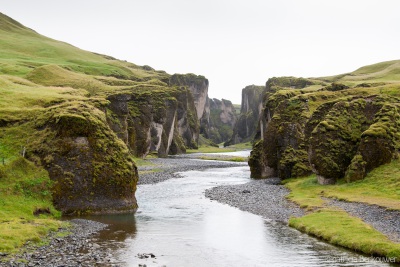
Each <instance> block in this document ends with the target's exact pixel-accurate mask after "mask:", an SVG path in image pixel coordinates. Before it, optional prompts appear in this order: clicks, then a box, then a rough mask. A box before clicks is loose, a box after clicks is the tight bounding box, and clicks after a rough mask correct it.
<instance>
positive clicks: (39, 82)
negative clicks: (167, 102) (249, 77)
mask: <svg viewBox="0 0 400 267" xmlns="http://www.w3.org/2000/svg"><path fill="white" fill-rule="evenodd" d="M0 48H1V55H0V125H1V126H4V125H7V127H1V128H0V129H1V130H0V195H1V199H0V218H1V219H0V251H8V252H12V251H15V250H16V249H17V248H18V247H20V246H21V245H23V244H24V243H25V242H26V241H29V240H31V241H34V242H40V240H41V237H43V235H45V234H46V233H48V232H49V231H51V230H56V229H58V227H60V225H61V223H60V222H59V221H58V220H55V219H56V218H57V217H59V215H60V214H59V213H58V212H57V211H55V210H54V207H53V205H52V203H51V197H50V195H49V194H50V193H49V192H50V191H49V190H50V187H51V181H50V179H49V176H48V174H47V172H46V171H44V169H41V168H37V167H35V166H33V165H32V164H30V163H29V162H26V161H25V160H24V159H23V158H21V157H20V152H21V149H22V147H24V146H25V144H26V142H28V141H29V140H34V139H35V138H36V137H35V135H32V133H33V131H34V129H33V127H34V118H37V117H38V116H40V114H42V113H43V112H44V111H45V110H47V109H48V108H49V107H54V106H57V105H61V104H63V103H68V106H70V107H74V106H76V107H79V105H81V104H82V103H83V102H85V103H87V104H90V105H93V106H96V105H97V104H98V103H101V102H104V101H105V96H107V95H108V94H109V93H116V92H119V91H121V92H122V91H125V90H137V91H140V92H141V91H143V92H144V91H154V90H160V89H162V90H169V87H167V86H166V84H165V83H164V82H162V81H161V80H165V79H167V78H168V77H169V75H168V74H166V73H165V72H162V71H154V70H152V69H151V68H149V67H140V66H136V65H135V64H132V63H128V62H123V61H119V60H116V59H113V58H111V57H107V56H103V55H98V54H95V53H91V52H88V51H84V50H81V49H78V48H76V47H74V46H72V45H69V44H67V43H64V42H59V41H56V40H53V39H50V38H47V37H44V36H42V35H39V34H37V33H36V32H34V31H33V30H31V29H29V28H27V27H25V26H23V25H21V24H19V23H18V22H16V21H14V20H12V19H11V18H9V17H7V16H5V15H3V14H1V13H0ZM3 162H4V164H3ZM37 208H48V209H49V210H51V211H52V214H49V215H46V216H45V215H41V216H38V217H37V216H34V215H33V212H34V211H35V210H36V209H37Z"/></svg>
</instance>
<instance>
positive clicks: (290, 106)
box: [249, 77, 400, 184]
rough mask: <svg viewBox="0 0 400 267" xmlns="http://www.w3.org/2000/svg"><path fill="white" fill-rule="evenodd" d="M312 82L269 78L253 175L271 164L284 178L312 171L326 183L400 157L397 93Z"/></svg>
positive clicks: (349, 178) (259, 174) (352, 178)
mask: <svg viewBox="0 0 400 267" xmlns="http://www.w3.org/2000/svg"><path fill="white" fill-rule="evenodd" d="M312 82H314V81H312ZM312 82H310V83H307V82H306V81H300V80H299V84H297V85H296V83H295V82H293V81H292V80H291V79H290V78H287V77H283V78H282V79H278V78H273V79H272V80H269V81H268V82H267V87H266V88H267V89H266V90H265V92H264V93H265V94H264V104H263V105H264V109H263V113H262V117H261V119H260V124H259V131H260V135H259V136H260V138H261V139H262V141H261V142H258V143H257V145H256V146H254V147H253V152H252V155H253V158H252V159H251V160H250V161H249V164H250V165H251V169H252V176H253V177H262V172H263V169H265V168H266V167H268V168H271V169H273V170H274V171H275V173H276V174H277V175H278V176H279V177H281V178H289V177H297V176H303V175H308V174H309V173H310V172H311V171H313V172H315V173H316V174H317V177H318V181H319V182H320V183H321V184H332V183H335V182H336V181H337V180H338V179H341V178H344V177H345V178H346V180H347V181H349V182H350V181H355V180H359V179H363V177H364V176H365V175H366V173H367V172H369V171H371V170H372V169H374V168H376V167H377V166H379V165H381V164H384V163H387V162H390V161H391V160H392V159H393V158H396V157H398V153H399V147H400V146H399V144H400V135H399V132H400V128H399V125H400V120H399V118H400V117H399V116H400V115H399V110H398V107H399V102H400V100H399V99H398V98H397V97H395V96H391V94H393V93H392V92H391V93H390V94H382V92H383V91H382V89H379V90H376V88H374V87H371V88H372V89H368V90H366V89H364V88H370V87H364V86H362V87H355V88H349V87H348V86H347V85H344V84H339V83H333V84H331V85H329V86H325V84H324V83H323V82H321V83H320V84H319V85H318V84H316V83H314V84H313V83H312ZM317 83H318V82H317ZM290 84H292V85H293V84H294V86H291V87H290V88H288V86H290ZM310 85H311V88H307V86H310ZM295 86H299V87H302V86H306V88H304V89H296V88H295ZM319 86H320V87H319ZM371 86H372V85H371ZM252 165H254V166H252Z"/></svg>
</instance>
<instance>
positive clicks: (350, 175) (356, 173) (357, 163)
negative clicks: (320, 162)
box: [344, 154, 367, 182]
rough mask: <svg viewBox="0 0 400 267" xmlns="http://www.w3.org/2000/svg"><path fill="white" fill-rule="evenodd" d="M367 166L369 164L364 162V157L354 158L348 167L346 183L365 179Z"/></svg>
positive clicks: (356, 156)
mask: <svg viewBox="0 0 400 267" xmlns="http://www.w3.org/2000/svg"><path fill="white" fill-rule="evenodd" d="M365 165H367V163H366V162H365V161H364V159H363V157H362V156H361V155H359V154H358V155H355V156H354V158H353V159H352V160H351V163H350V165H349V166H348V167H347V170H346V173H345V176H344V178H345V179H346V181H347V182H354V181H358V180H362V179H364V177H365V175H366V172H365Z"/></svg>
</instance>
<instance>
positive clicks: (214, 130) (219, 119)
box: [200, 98, 237, 144]
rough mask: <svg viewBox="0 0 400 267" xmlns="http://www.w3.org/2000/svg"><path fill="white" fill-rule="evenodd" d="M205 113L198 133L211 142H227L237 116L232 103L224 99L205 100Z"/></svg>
mask: <svg viewBox="0 0 400 267" xmlns="http://www.w3.org/2000/svg"><path fill="white" fill-rule="evenodd" d="M207 102H208V103H207V105H206V112H205V114H204V115H203V117H202V120H201V121H200V133H201V134H203V135H204V137H206V138H208V139H210V140H211V141H212V142H214V143H216V144H219V143H222V142H225V141H227V140H228V139H229V138H230V137H231V136H232V132H233V127H234V125H235V124H236V120H237V116H236V111H235V107H234V106H233V104H232V102H231V101H229V100H226V99H222V100H219V99H216V98H213V99H207Z"/></svg>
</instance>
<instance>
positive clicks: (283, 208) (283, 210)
mask: <svg viewBox="0 0 400 267" xmlns="http://www.w3.org/2000/svg"><path fill="white" fill-rule="evenodd" d="M288 194H289V190H288V189H287V188H285V187H284V186H283V185H281V180H280V179H279V178H271V179H266V180H252V181H250V182H248V183H246V184H240V185H228V186H218V187H214V188H211V189H208V190H206V191H205V195H206V197H207V198H209V199H211V200H215V201H218V202H221V203H224V204H228V205H230V206H233V207H236V208H238V209H240V210H243V211H248V212H251V213H253V214H256V215H260V216H262V217H264V218H265V219H268V220H272V221H278V222H283V223H285V224H288V223H289V219H290V217H293V216H294V217H299V216H303V215H304V214H305V213H304V211H303V210H302V209H301V208H300V207H298V206H297V205H295V204H294V203H292V202H290V201H288V200H287V199H286V196H287V195H288Z"/></svg>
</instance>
